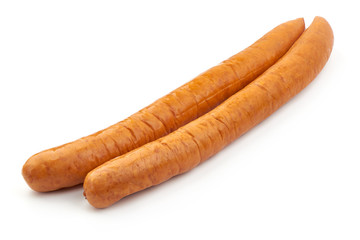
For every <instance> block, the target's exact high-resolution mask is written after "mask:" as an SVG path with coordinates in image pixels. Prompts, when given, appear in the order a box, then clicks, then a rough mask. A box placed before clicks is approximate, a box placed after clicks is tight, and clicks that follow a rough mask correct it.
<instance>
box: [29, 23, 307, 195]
mask: <svg viewBox="0 0 360 240" xmlns="http://www.w3.org/2000/svg"><path fill="white" fill-rule="evenodd" d="M303 31H304V21H303V19H296V20H292V21H289V22H286V23H283V24H281V25H279V26H278V27H276V28H274V29H273V30H271V31H270V32H269V33H267V34H266V35H264V36H263V37H262V38H260V39H259V40H258V41H257V42H255V43H254V44H253V45H251V46H250V47H248V48H247V49H245V50H244V51H242V52H240V53H238V54H236V55H234V56H233V57H231V58H229V59H228V60H226V61H224V62H222V63H220V64H219V65H217V66H215V67H213V68H210V69H209V70H207V71H205V72H204V73H202V74H200V75H199V76H197V77H195V78H194V79H193V80H192V81H190V82H188V83H186V84H184V85H183V86H181V87H179V88H178V89H176V90H174V91H173V92H171V93H169V94H168V95H166V96H164V97H162V98H160V99H158V100H157V101H155V102H154V103H152V104H151V105H149V106H147V107H145V108H144V109H142V110H140V111H139V112H137V113H135V114H133V115H132V116H130V117H129V118H127V119H125V120H123V121H121V122H118V123H116V124H114V125H112V126H110V127H108V128H106V129H104V130H102V131H99V132H97V133H94V134H92V135H89V136H87V137H83V138H80V139H78V140H76V141H74V142H70V143H67V144H64V145H62V146H59V147H55V148H51V149H48V150H45V151H42V152H40V153H38V154H35V155H33V156H32V157H30V158H29V159H28V160H27V161H26V163H25V164H24V166H23V169H22V175H23V177H24V179H25V180H26V182H27V184H28V185H29V186H30V187H31V188H32V189H33V190H35V191H39V192H46V191H53V190H57V189H60V188H65V187H71V186H74V185H77V184H80V183H82V182H83V180H84V178H85V176H86V174H87V173H88V172H89V171H91V170H92V169H94V168H95V167H97V166H99V165H101V164H103V163H104V162H106V161H108V160H110V159H112V158H114V157H117V156H120V155H122V154H124V153H126V152H129V151H131V150H133V149H135V148H137V147H140V146H142V145H144V144H146V143H148V142H151V141H154V140H155V139H158V138H160V137H163V136H165V135H167V134H169V133H171V132H173V131H174V130H176V129H178V128H179V127H181V126H183V125H185V124H187V123H189V122H190V121H192V120H194V119H196V118H198V117H199V116H202V115H203V114H205V113H207V112H208V111H210V110H211V109H213V108H215V107H216V106H218V105H219V104H220V103H221V102H223V101H224V100H226V99H227V98H229V97H230V96H231V95H233V94H234V93H236V92H237V91H239V90H240V89H242V88H243V87H245V86H246V85H247V84H249V83H250V82H251V81H253V80H254V79H255V78H256V77H257V76H259V75H260V74H261V73H263V72H264V71H265V70H266V69H268V68H269V67H270V66H271V65H273V64H274V63H275V62H276V61H277V60H278V59H279V58H280V57H281V56H283V55H284V54H285V53H286V51H287V50H288V49H289V48H290V47H291V46H292V44H293V43H294V42H295V41H296V39H298V37H299V36H300V35H301V33H302V32H303Z"/></svg>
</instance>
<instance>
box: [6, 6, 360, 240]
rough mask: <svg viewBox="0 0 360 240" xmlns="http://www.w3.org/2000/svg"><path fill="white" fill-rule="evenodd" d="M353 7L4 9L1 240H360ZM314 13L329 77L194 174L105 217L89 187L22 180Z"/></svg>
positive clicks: (131, 199) (356, 50)
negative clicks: (53, 150)
mask: <svg viewBox="0 0 360 240" xmlns="http://www.w3.org/2000/svg"><path fill="white" fill-rule="evenodd" d="M126 2H129V3H126ZM355 2H356V1H313V0H312V1H275V0H271V1H224V0H222V1H179V2H178V3H174V2H171V1H122V2H121V1H76V0H69V1H67V0H63V1H48V0H44V1H38V0H33V1H17V0H11V1H1V2H0V84H1V85H0V104H1V105H0V106H1V118H0V121H1V124H0V128H1V129H0V130H1V131H0V132H1V138H0V141H1V145H0V146H1V175H0V178H1V179H0V184H1V186H0V187H1V198H0V201H1V202H0V206H1V209H0V210H1V215H0V216H1V220H2V222H3V223H2V225H1V230H0V238H1V239H5V238H4V236H11V238H12V239H15V238H20V237H23V238H25V237H26V238H27V239H76V238H78V239H80V238H81V239H110V238H112V239H208V238H210V239H359V238H360V154H359V145H360V144H359V143H360V141H359V135H360V127H359V123H360V117H359V108H360V107H359V105H360V97H359V89H360V78H359V54H360V51H359V40H360V39H359V37H360V35H359V24H360V18H359V17H358V16H359V15H358V7H357V6H356V5H354V4H355ZM352 3H354V4H352ZM316 15H320V16H323V17H325V18H326V19H327V20H328V21H329V22H330V24H331V25H332V27H333V30H334V34H335V45H334V49H333V53H332V56H331V58H330V60H329V62H328V64H327V65H326V66H325V68H324V70H323V71H322V72H321V74H320V75H319V76H318V77H317V78H316V79H315V81H314V82H313V83H312V84H311V85H310V86H308V87H307V88H306V89H305V90H304V91H303V92H301V93H300V94H299V95H298V96H296V97H295V98H294V99H293V100H291V101H290V102H289V103H287V104H286V105H285V106H284V107H282V108H281V109H280V110H279V111H277V112H276V113H275V114H273V115H272V116H271V117H269V118H268V119H267V120H265V121H264V122H263V123H261V124H260V125H258V126H257V127H255V128H254V129H253V130H251V131H250V132H248V133H247V134H245V135H244V136H242V137H241V138H240V139H238V140H237V141H236V142H234V143H233V144H231V145H230V146H229V147H227V148H226V149H224V150H223V151H222V152H220V153H219V154H217V155H216V156H215V157H213V158H211V159H210V160H208V161H207V162H205V163H203V164H202V165H200V166H198V167H197V168H196V169H194V170H192V171H190V172H188V173H186V174H184V175H181V176H178V177H175V178H173V179H171V180H170V181H168V182H166V183H163V184H161V185H159V186H156V187H153V188H151V189H148V190H145V191H143V192H140V193H137V194H134V195H132V196H129V197H126V198H125V199H123V200H121V201H120V202H118V203H117V204H115V205H113V206H112V207H110V208H107V209H103V210H97V209H95V208H93V207H92V206H90V205H89V204H88V203H87V201H86V200H85V199H84V197H83V196H82V191H83V189H82V186H77V187H74V188H71V189H68V190H61V191H56V192H52V193H45V194H40V193H35V192H33V191H32V190H30V188H29V187H28V186H27V185H26V183H25V181H24V180H23V178H22V176H21V167H22V165H23V164H24V162H25V161H26V159H27V158H28V157H30V156H31V155H32V154H35V153H37V152H39V151H41V150H44V149H47V148H50V147H54V146H57V145H60V144H63V143H65V142H69V141H72V140H75V139H77V138H80V137H82V136H85V135H88V134H91V133H93V132H95V131H97V130H100V129H103V128H105V127H107V126H109V125H111V124H113V123H116V122H118V121H120V120H122V119H124V118H126V117H127V116H129V115H130V114H132V113H134V112H136V111H138V110H139V109H141V108H142V107H145V106H147V105H148V104H150V103H151V102H153V101H154V100H156V99H157V98H160V97H161V96H163V95H165V94H167V93H168V92H170V91H171V90H173V89H175V88H177V87H178V86H180V85H182V84H183V83H185V82H187V81H189V80H191V79H192V78H193V77H195V76H196V75H198V74H199V73H201V72H203V71H205V70H206V69H208V68H210V67H212V66H214V65H215V64H217V63H219V62H220V61H222V60H225V59H226V58H228V57H230V56H231V55H233V54H235V53H237V52H239V51H240V50H242V49H244V48H246V47H247V46H248V45H250V44H251V43H253V42H254V41H255V40H257V39H258V38H259V37H261V36H262V35H263V34H265V33H266V32H267V31H269V30H270V29H272V28H273V27H275V26H276V25H278V24H280V23H282V22H285V21H288V20H291V19H294V18H298V17H304V18H305V21H306V25H307V26H308V25H309V24H310V23H311V21H312V19H313V17H314V16H316Z"/></svg>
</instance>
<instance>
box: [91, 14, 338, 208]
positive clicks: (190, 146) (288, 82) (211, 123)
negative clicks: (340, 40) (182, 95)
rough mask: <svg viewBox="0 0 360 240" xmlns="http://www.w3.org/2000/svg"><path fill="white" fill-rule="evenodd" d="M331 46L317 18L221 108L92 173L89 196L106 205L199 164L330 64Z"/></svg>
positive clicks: (99, 205)
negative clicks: (278, 56) (281, 53)
mask: <svg viewBox="0 0 360 240" xmlns="http://www.w3.org/2000/svg"><path fill="white" fill-rule="evenodd" d="M332 46H333V33H332V30H331V27H330V25H329V24H328V22H327V21H326V20H325V19H323V18H321V17H316V18H315V20H314V21H313V23H312V24H311V26H310V27H309V28H308V29H307V30H306V31H305V32H304V33H303V34H302V36H301V37H300V38H299V39H298V40H297V41H296V42H295V44H294V45H293V46H292V48H291V49H290V50H289V51H288V52H287V53H286V54H285V55H284V56H283V57H282V58H281V59H280V60H279V61H278V62H277V63H276V64H274V65H273V66H272V67H271V68H269V69H268V70H267V71H266V72H265V73H264V74H263V75H261V76H260V77H258V78H257V79H255V80H254V81H253V82H252V83H250V84H249V85H247V86H246V87H245V88H243V89H242V90H240V91H239V92H238V93H236V94H234V95H233V96H232V97H230V98H229V99H228V100H226V101H225V102H224V103H222V104H221V105H220V106H218V107H217V108H215V109H214V110H212V111H211V112H209V113H207V114H205V115H204V116H202V117H200V118H198V119H196V120H194V121H192V122H190V123H189V124H187V125H185V126H184V127H181V128H179V129H178V130H176V131H174V132H173V133H171V134H169V135H167V136H165V137H163V138H160V139H158V140H155V141H153V142H151V143H148V144H146V145H143V146H142V147H140V148H137V149H135V150H133V151H131V152H129V153H126V154H124V155H122V156H120V157H117V158H115V159H113V160H111V161H109V162H107V163H105V164H103V165H101V166H99V167H97V168H96V169H94V170H93V171H91V172H90V173H89V174H88V175H87V176H86V178H85V182H84V194H85V196H86V197H87V200H88V201H89V203H90V204H91V205H93V206H94V207H97V208H104V207H107V206H109V205H111V204H113V203H115V202H116V201H118V200H120V199H121V198H123V197H125V196H127V195H129V194H132V193H134V192H137V191H140V190H142V189H145V188H148V187H150V186H153V185H156V184H159V183H161V182H164V181H166V180H167V179H169V178H171V177H173V176H175V175H178V174H181V173H184V172H186V171H189V170H190V169H192V168H194V167H195V166H197V165H198V164H199V163H201V162H202V161H205V160H206V159H208V158H209V157H210V156H212V155H214V154H216V153H217V152H219V151H220V150H221V149H222V148H224V147H225V146H226V145H228V144H229V143H231V142H232V141H233V140H235V139H236V138H238V137H239V136H241V135H242V134H243V133H245V132H246V131H248V130H249V129H251V128H252V127H253V126H255V125H256V124H258V123H259V122H261V121H262V120H264V119H265V118H267V117H268V116H269V115H271V114H272V113H273V112H274V111H276V110H277V109H278V108H279V107H280V106H282V105H283V104H284V103H286V102H287V101H288V100H289V99H291V98H292V97H293V96H295V95H296V94H297V93H298V92H300V91H301V90H302V89H303V88H304V87H305V86H307V85H308V84H309V83H310V82H311V81H312V80H313V79H314V78H315V77H316V75H317V74H318V73H319V72H320V71H321V69H322V68H323V66H324V65H325V63H326V62H327V60H328V58H329V56H330V53H331V50H332Z"/></svg>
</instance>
